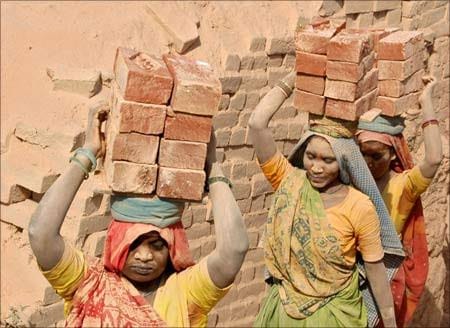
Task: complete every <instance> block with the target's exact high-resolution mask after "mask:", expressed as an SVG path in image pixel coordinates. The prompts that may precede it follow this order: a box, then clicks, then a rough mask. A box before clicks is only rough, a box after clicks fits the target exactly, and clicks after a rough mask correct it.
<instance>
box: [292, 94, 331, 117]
mask: <svg viewBox="0 0 450 328" xmlns="http://www.w3.org/2000/svg"><path fill="white" fill-rule="evenodd" d="M294 107H295V108H297V110H299V111H302V112H308V113H313V114H317V115H323V113H324V109H325V97H324V96H319V95H315V94H313V93H309V92H304V91H301V90H297V89H295V91H294Z"/></svg>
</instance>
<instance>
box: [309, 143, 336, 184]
mask: <svg viewBox="0 0 450 328" xmlns="http://www.w3.org/2000/svg"><path fill="white" fill-rule="evenodd" d="M303 166H304V169H305V170H306V175H307V177H308V180H309V181H310V182H311V185H312V186H313V187H314V188H316V189H323V188H325V187H327V186H329V185H330V184H334V183H335V182H336V180H338V177H339V164H338V162H337V160H336V156H335V155H334V152H333V150H332V149H331V145H330V144H329V143H328V141H326V140H325V139H324V138H322V137H318V136H313V137H311V139H310V140H309V142H308V144H307V146H306V149H305V153H304V155H303Z"/></svg>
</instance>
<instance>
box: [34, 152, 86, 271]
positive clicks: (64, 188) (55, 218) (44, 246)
mask: <svg viewBox="0 0 450 328" xmlns="http://www.w3.org/2000/svg"><path fill="white" fill-rule="evenodd" d="M78 159H79V160H80V161H81V162H82V163H83V165H85V166H86V167H89V165H90V162H89V159H87V158H85V157H83V156H78ZM83 178H84V172H83V171H82V170H81V169H80V167H78V166H77V165H76V164H75V163H73V162H72V163H71V164H69V167H68V168H67V169H66V170H65V171H64V173H63V174H62V175H61V176H60V177H59V178H58V179H57V180H56V181H55V183H54V184H53V185H52V186H51V187H50V189H49V190H48V191H47V192H46V193H45V195H44V197H43V198H42V200H41V201H40V202H39V206H38V208H37V209H36V212H35V213H34V214H33V216H32V217H31V220H30V224H29V229H28V234H29V238H30V245H31V248H32V250H33V252H34V254H35V256H36V259H37V261H38V263H39V264H40V265H41V266H42V267H43V269H50V268H52V267H53V266H54V265H55V264H56V263H57V261H58V260H59V258H60V257H61V256H62V253H63V252H64V244H63V240H62V238H61V236H60V234H59V231H60V229H61V225H62V224H63V222H64V218H65V216H66V214H67V211H68V210H69V207H70V205H71V204H72V201H73V199H74V197H75V194H76V193H77V191H78V189H79V187H80V185H81V183H82V181H83Z"/></svg>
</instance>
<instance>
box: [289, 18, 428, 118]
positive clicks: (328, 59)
mask: <svg viewBox="0 0 450 328" xmlns="http://www.w3.org/2000/svg"><path fill="white" fill-rule="evenodd" d="M424 50H425V43H424V38H423V35H422V33H421V32H417V31H399V30H398V29H393V28H386V29H359V30H357V29H345V23H344V22H330V21H329V20H326V19H322V20H316V21H315V22H313V23H311V24H310V25H307V26H306V27H304V28H303V29H302V30H300V31H298V33H297V35H296V71H297V79H296V83H295V86H296V89H295V95H294V106H295V107H296V108H297V109H298V110H300V111H304V112H308V113H311V114H315V115H320V116H323V115H325V116H326V117H330V118H338V119H341V120H347V121H357V120H358V119H359V117H361V116H362V115H363V114H364V113H366V112H368V111H369V110H371V111H372V112H374V113H378V114H381V115H385V116H390V117H394V116H398V115H401V114H402V113H403V112H404V111H407V110H409V109H417V108H418V106H419V101H418V97H419V92H420V90H421V89H422V88H423V82H422V76H423V74H424V69H423V68H424V63H423V56H424Z"/></svg>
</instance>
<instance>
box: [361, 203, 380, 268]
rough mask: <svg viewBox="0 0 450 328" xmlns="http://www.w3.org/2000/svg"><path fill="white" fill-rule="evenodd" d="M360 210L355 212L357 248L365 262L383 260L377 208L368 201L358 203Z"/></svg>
mask: <svg viewBox="0 0 450 328" xmlns="http://www.w3.org/2000/svg"><path fill="white" fill-rule="evenodd" d="M357 207H358V209H357V210H356V211H354V214H355V215H356V217H355V220H356V221H355V237H356V240H357V247H358V250H359V252H360V253H361V255H362V257H363V259H364V261H365V262H376V261H379V260H381V259H382V258H383V256H384V251H383V246H382V245H381V237H380V221H379V219H378V215H377V212H376V210H375V206H374V205H373V204H372V202H371V201H370V200H368V199H366V200H365V201H361V202H357Z"/></svg>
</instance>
